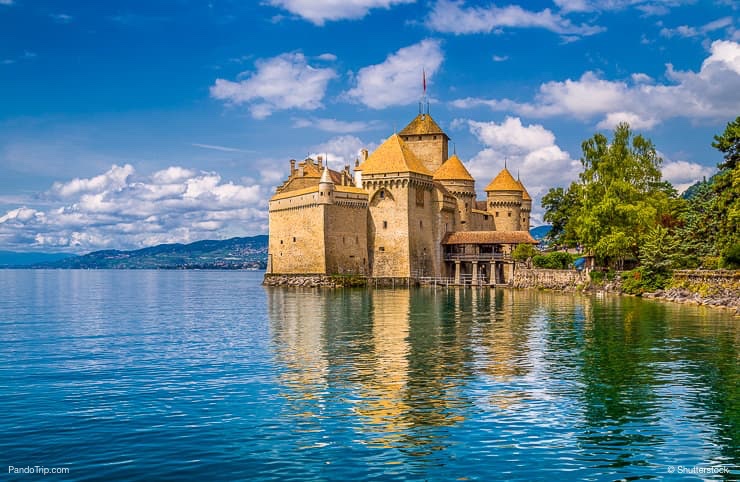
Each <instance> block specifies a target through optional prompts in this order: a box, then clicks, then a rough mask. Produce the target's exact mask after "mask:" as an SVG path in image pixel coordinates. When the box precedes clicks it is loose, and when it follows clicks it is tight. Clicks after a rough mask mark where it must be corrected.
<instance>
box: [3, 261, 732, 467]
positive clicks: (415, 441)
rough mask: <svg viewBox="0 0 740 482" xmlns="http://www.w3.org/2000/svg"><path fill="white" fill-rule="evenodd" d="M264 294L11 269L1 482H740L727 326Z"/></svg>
mask: <svg viewBox="0 0 740 482" xmlns="http://www.w3.org/2000/svg"><path fill="white" fill-rule="evenodd" d="M261 280H262V273H257V272H238V271H236V272H235V271H43V270H35V271H34V270H0V293H2V296H0V323H1V324H2V326H1V328H0V346H1V347H2V348H1V349H0V404H1V405H0V465H1V466H0V469H1V470H2V474H3V476H2V478H3V479H4V480H41V479H43V480H127V481H135V480H211V481H226V480H246V479H249V480H360V479H363V480H364V479H376V480H520V481H533V480H548V481H550V480H558V481H559V480H599V481H601V480H617V479H627V480H636V479H657V480H674V479H675V480H701V479H705V480H706V479H709V480H731V479H735V478H737V477H738V476H739V475H740V470H739V466H738V464H739V463H740V388H738V387H739V386H740V370H739V368H738V366H739V364H740V352H739V350H738V342H739V341H740V320H738V319H737V318H733V317H732V316H731V314H729V313H728V312H724V311H720V310H713V309H708V308H703V307H697V306H687V305H675V304H669V303H663V302H657V301H649V300H641V299H638V298H630V297H608V296H607V297H595V296H581V295H572V294H567V295H564V294H557V293H550V292H541V291H534V290H530V291H516V290H508V289H500V288H499V289H495V290H489V289H488V288H486V289H481V290H471V289H452V288H450V289H445V288H437V289H432V288H418V289H411V290H406V289H400V290H382V289H379V290H372V289H353V290H349V289H345V290H319V289H295V288H293V289H289V288H269V289H268V288H264V287H262V286H261V284H260V282H261ZM11 466H12V467H11ZM19 468H20V469H21V472H18V471H17V470H18V469H19ZM60 468H62V469H66V471H68V473H66V474H61V475H59V474H56V475H55V474H51V473H49V475H46V476H39V475H38V472H40V471H43V470H44V469H48V470H49V471H51V469H55V470H56V469H60ZM6 469H7V470H6ZM22 470H25V471H26V472H27V473H23V472H22ZM28 472H36V473H35V474H34V473H28Z"/></svg>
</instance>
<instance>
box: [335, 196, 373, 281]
mask: <svg viewBox="0 0 740 482" xmlns="http://www.w3.org/2000/svg"><path fill="white" fill-rule="evenodd" d="M339 194H341V193H337V195H339ZM336 200H337V199H336V198H335V201H336ZM324 224H325V226H326V269H327V271H326V272H327V273H332V274H334V273H336V274H348V273H351V274H366V273H367V272H368V266H369V265H368V260H367V202H365V203H363V205H361V206H352V205H343V204H333V205H328V206H326V209H325V219H324Z"/></svg>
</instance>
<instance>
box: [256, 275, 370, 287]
mask: <svg viewBox="0 0 740 482" xmlns="http://www.w3.org/2000/svg"><path fill="white" fill-rule="evenodd" d="M262 284H263V285H265V286H292V287H301V288H349V287H356V286H366V285H367V278H365V277H361V276H327V275H318V274H317V275H310V274H307V275H279V274H265V279H264V280H263V281H262Z"/></svg>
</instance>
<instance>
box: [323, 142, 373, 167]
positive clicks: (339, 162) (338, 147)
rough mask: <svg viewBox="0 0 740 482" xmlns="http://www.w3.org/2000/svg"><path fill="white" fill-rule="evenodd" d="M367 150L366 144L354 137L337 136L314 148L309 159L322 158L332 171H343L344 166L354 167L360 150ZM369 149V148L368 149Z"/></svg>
mask: <svg viewBox="0 0 740 482" xmlns="http://www.w3.org/2000/svg"><path fill="white" fill-rule="evenodd" d="M363 147H365V148H368V146H367V144H365V143H364V142H362V140H360V139H359V138H358V137H355V136H338V137H333V138H331V139H329V140H328V141H326V142H324V143H322V144H319V145H317V146H314V147H313V148H312V151H313V152H312V153H311V154H310V155H309V156H310V157H312V158H314V159H316V157H317V156H322V157H323V158H324V159H326V160H327V161H328V165H329V166H330V167H331V168H332V169H336V170H339V169H343V168H344V166H345V165H347V164H348V165H350V166H354V165H355V159H356V158H358V157H359V155H360V149H362V148H363ZM368 149H369V148H368Z"/></svg>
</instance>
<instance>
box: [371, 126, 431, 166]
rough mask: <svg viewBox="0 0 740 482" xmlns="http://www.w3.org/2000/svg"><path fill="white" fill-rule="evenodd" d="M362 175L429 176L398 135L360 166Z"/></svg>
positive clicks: (388, 140) (387, 140)
mask: <svg viewBox="0 0 740 482" xmlns="http://www.w3.org/2000/svg"><path fill="white" fill-rule="evenodd" d="M359 169H360V170H362V175H363V176H365V175H367V174H382V173H386V172H415V173H417V174H425V175H427V176H431V175H432V173H431V172H429V171H428V170H427V169H426V168H425V167H424V164H422V162H421V161H420V160H419V158H418V157H416V154H414V153H413V152H411V149H409V148H408V147H407V146H406V144H405V143H404V142H403V140H402V139H401V137H400V136H399V135H398V134H393V135H392V136H390V137H389V138H388V139H386V141H385V142H383V143H382V144H381V145H380V146H379V147H378V148H377V149H375V151H374V152H373V153H372V154H370V157H368V158H367V159H366V160H365V162H363V163H362V164H360V167H359Z"/></svg>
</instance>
